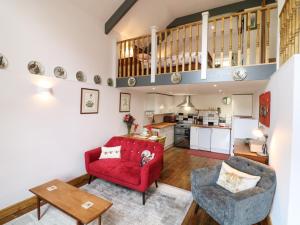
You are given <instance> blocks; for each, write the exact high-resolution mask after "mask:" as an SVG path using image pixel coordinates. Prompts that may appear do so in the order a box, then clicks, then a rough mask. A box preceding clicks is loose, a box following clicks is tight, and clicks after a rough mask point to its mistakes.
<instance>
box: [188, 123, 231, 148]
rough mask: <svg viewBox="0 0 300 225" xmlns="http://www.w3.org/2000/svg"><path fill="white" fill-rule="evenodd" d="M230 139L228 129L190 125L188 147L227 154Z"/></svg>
mask: <svg viewBox="0 0 300 225" xmlns="http://www.w3.org/2000/svg"><path fill="white" fill-rule="evenodd" d="M230 139H231V130H230V129H224V128H218V127H214V128H209V127H197V126H192V127H191V139H190V148H191V149H195V150H203V151H212V152H217V153H223V154H229V151H230V141H231V140H230Z"/></svg>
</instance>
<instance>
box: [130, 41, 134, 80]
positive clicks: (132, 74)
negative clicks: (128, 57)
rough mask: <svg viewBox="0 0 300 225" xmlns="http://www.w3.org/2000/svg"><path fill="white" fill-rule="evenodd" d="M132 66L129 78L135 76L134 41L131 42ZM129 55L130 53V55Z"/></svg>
mask: <svg viewBox="0 0 300 225" xmlns="http://www.w3.org/2000/svg"><path fill="white" fill-rule="evenodd" d="M131 49H132V64H131V76H135V54H134V50H135V40H134V39H133V40H132V47H131ZM130 54H131V53H130Z"/></svg>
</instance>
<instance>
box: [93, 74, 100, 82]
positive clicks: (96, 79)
mask: <svg viewBox="0 0 300 225" xmlns="http://www.w3.org/2000/svg"><path fill="white" fill-rule="evenodd" d="M94 82H95V84H101V77H100V75H95V76H94Z"/></svg>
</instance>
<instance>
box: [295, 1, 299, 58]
mask: <svg viewBox="0 0 300 225" xmlns="http://www.w3.org/2000/svg"><path fill="white" fill-rule="evenodd" d="M295 8H296V29H295V52H296V53H297V54H298V53H300V0H296V1H295Z"/></svg>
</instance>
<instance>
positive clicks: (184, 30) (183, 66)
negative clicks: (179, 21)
mask: <svg viewBox="0 0 300 225" xmlns="http://www.w3.org/2000/svg"><path fill="white" fill-rule="evenodd" d="M185 42H186V26H185V25H184V27H183V53H182V54H183V59H182V71H184V70H185Z"/></svg>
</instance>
